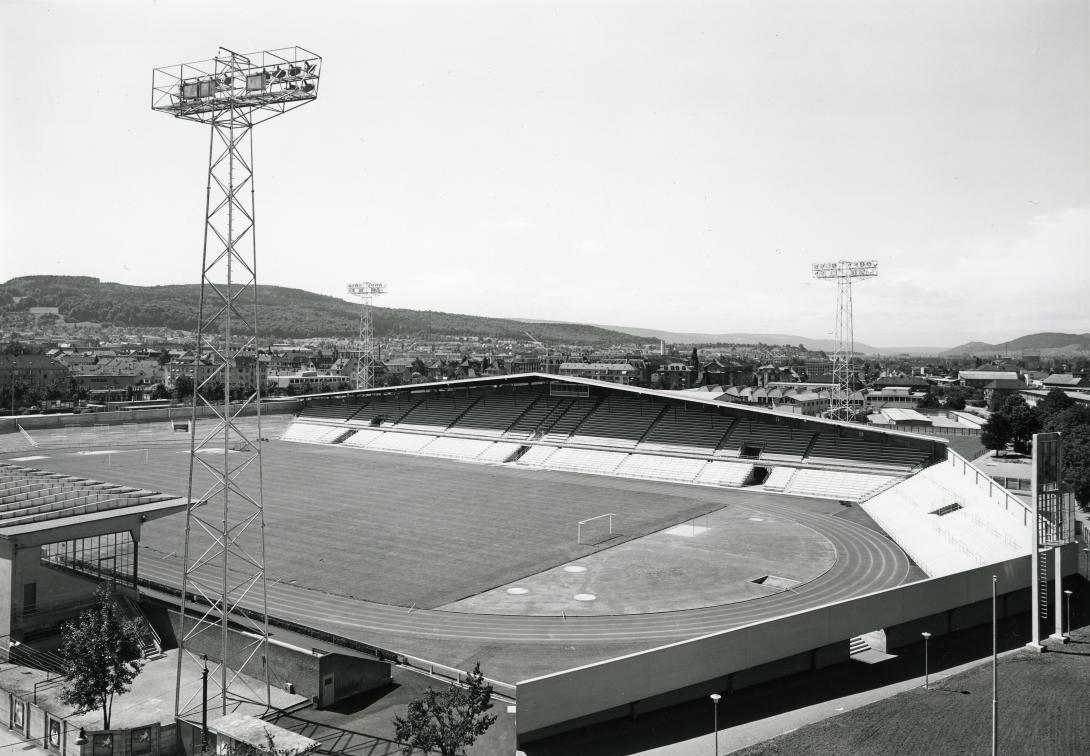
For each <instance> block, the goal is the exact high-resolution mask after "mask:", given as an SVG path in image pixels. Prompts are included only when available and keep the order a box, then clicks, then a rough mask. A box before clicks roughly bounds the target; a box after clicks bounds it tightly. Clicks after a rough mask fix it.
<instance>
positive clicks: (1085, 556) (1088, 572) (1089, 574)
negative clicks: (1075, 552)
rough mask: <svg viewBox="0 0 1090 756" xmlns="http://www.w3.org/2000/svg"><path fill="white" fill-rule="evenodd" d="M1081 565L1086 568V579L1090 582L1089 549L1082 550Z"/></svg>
mask: <svg viewBox="0 0 1090 756" xmlns="http://www.w3.org/2000/svg"><path fill="white" fill-rule="evenodd" d="M1082 563H1083V565H1084V566H1085V567H1086V579H1087V580H1090V548H1087V549H1083V550H1082Z"/></svg>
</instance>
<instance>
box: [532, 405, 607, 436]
mask: <svg viewBox="0 0 1090 756" xmlns="http://www.w3.org/2000/svg"><path fill="white" fill-rule="evenodd" d="M568 401H569V404H568V407H567V409H566V410H565V411H564V414H562V415H559V416H558V417H556V419H555V421H554V422H553V423H552V424H551V425H550V426H548V427H543V428H542V430H543V431H544V432H545V435H544V436H542V440H543V441H549V442H551V443H561V442H563V441H567V440H568V439H569V438H570V437H571V435H572V433H574V432H575V430H576V429H577V428H578V427H579V426H580V425H582V424H583V421H584V420H586V419H587V416H588V415H589V414H590V413H591V412H593V411H594V408H595V407H596V406H597V405H598V401H597V400H594V399H569V400H568Z"/></svg>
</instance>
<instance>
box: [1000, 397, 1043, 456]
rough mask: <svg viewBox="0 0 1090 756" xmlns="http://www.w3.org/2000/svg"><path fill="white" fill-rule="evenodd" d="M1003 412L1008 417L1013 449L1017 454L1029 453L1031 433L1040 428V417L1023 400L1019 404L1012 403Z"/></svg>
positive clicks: (1031, 439) (1031, 440)
mask: <svg viewBox="0 0 1090 756" xmlns="http://www.w3.org/2000/svg"><path fill="white" fill-rule="evenodd" d="M1012 398H1013V397H1012ZM1019 398H1021V397H1019ZM1005 414H1007V416H1008V417H1010V425H1011V440H1012V441H1014V450H1015V451H1016V452H1018V453H1019V454H1029V453H1030V446H1031V444H1032V442H1033V434H1034V433H1036V432H1037V431H1039V430H1041V419H1040V418H1039V417H1038V416H1037V413H1036V412H1035V411H1034V410H1033V409H1031V408H1030V407H1027V406H1026V404H1025V402H1024V401H1023V402H1022V404H1021V405H1014V406H1013V407H1012V408H1011V409H1010V410H1009V411H1008V412H1006V413H1005Z"/></svg>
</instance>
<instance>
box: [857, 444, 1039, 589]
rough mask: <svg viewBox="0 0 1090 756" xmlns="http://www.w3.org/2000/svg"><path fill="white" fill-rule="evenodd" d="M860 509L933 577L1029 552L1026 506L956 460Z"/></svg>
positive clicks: (882, 493)
mask: <svg viewBox="0 0 1090 756" xmlns="http://www.w3.org/2000/svg"><path fill="white" fill-rule="evenodd" d="M955 503H956V504H958V505H959V506H958V507H956V508H955V507H952V506H949V505H951V504H955ZM861 506H862V507H863V509H864V511H866V512H867V514H869V515H870V516H871V518H872V519H873V520H874V521H875V522H876V523H878V524H879V525H880V526H881V527H882V528H883V529H884V530H885V531H886V532H887V533H889V535H890V536H891V537H892V538H893V539H894V540H895V541H897V543H898V544H899V545H900V546H901V547H902V548H903V549H904V550H905V551H906V552H907V553H908V554H909V555H910V556H911V557H912V558H913V559H914V560H915V561H916V563H917V564H919V566H920V567H921V568H922V569H923V570H924V571H925V572H927V574H928V575H930V576H932V577H934V576H938V575H947V574H951V573H953V572H958V571H960V570H964V569H968V568H970V567H974V566H978V565H981V564H990V563H993V562H997V561H1001V560H1005V559H1011V558H1014V557H1017V556H1023V555H1025V554H1028V553H1029V550H1030V539H1031V537H1032V534H1031V532H1030V528H1029V524H1028V522H1029V519H1028V515H1027V510H1026V508H1025V505H1024V504H1022V503H1021V502H1018V501H1017V500H1014V499H1013V497H1012V496H1011V495H1009V494H1007V493H1006V492H1004V491H1003V490H1002V489H1000V488H999V487H998V486H996V485H994V484H993V483H992V482H991V481H990V480H988V479H987V477H986V476H978V475H977V474H976V472H975V470H969V471H968V472H966V471H964V470H960V469H958V467H957V461H956V459H951V460H950V461H948V462H943V463H939V464H937V465H932V466H931V467H928V468H926V469H925V470H923V471H921V472H919V473H917V474H916V475H913V476H912V477H910V478H908V479H906V480H903V481H901V482H900V483H898V484H897V485H895V486H892V487H890V488H887V489H886V490H883V491H880V492H879V493H877V494H876V495H875V496H873V497H872V498H870V499H868V500H866V501H864V502H863V503H862V505H861ZM934 512H945V513H946V514H941V515H939V514H933V513H934Z"/></svg>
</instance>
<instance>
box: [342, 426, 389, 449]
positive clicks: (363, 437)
mask: <svg viewBox="0 0 1090 756" xmlns="http://www.w3.org/2000/svg"><path fill="white" fill-rule="evenodd" d="M382 434H383V431H380V430H374V429H372V428H358V429H356V430H355V431H354V432H353V433H352V435H350V436H348V437H347V438H346V439H345V440H344V441H342V442H341V443H342V444H343V445H344V446H352V447H355V448H358V449H362V448H364V447H366V446H369V445H370V444H371V442H372V441H374V440H375V439H376V438H378V437H379V436H381V435H382Z"/></svg>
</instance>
